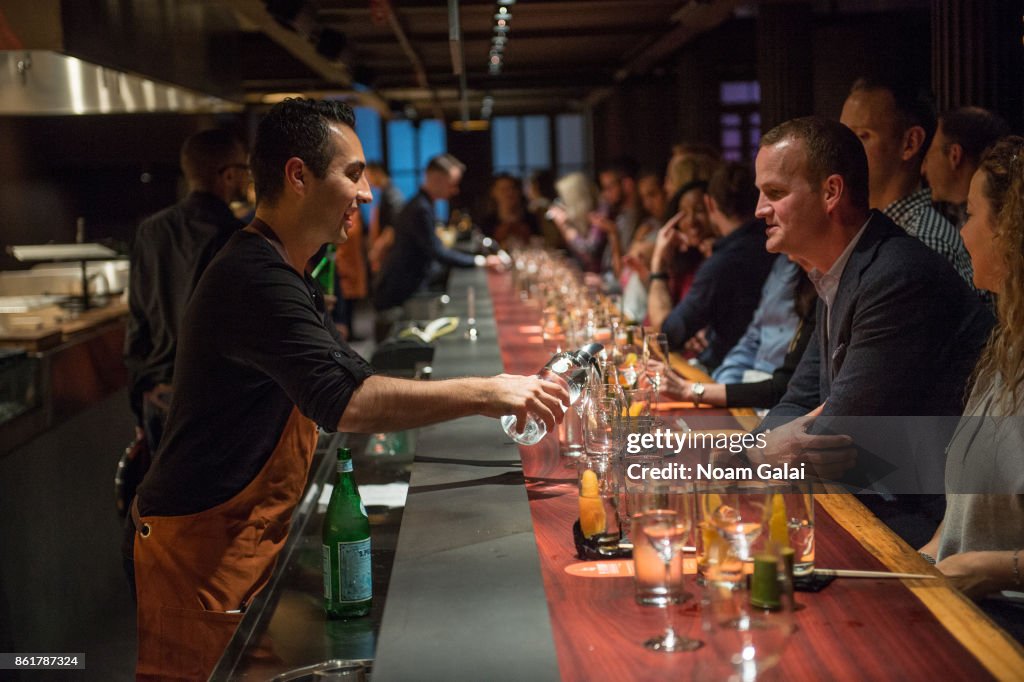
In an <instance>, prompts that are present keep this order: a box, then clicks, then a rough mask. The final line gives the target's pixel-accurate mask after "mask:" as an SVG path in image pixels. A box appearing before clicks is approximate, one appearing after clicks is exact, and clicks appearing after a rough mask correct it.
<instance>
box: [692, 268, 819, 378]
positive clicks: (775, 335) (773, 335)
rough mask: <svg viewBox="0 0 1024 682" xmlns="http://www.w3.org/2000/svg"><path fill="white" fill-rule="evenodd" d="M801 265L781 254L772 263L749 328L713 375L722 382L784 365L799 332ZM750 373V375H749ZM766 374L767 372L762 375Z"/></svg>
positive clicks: (768, 371)
mask: <svg viewBox="0 0 1024 682" xmlns="http://www.w3.org/2000/svg"><path fill="white" fill-rule="evenodd" d="M799 269H800V268H799V266H798V265H797V264H796V263H793V262H792V261H790V260H789V259H788V258H786V256H785V255H783V254H780V255H779V256H778V257H777V258H776V259H775V262H774V263H773V264H772V269H771V272H769V273H768V279H766V280H765V281H764V286H763V287H762V288H761V302H760V303H759V304H758V306H757V310H756V311H755V312H754V318H753V319H752V320H751V321H750V325H749V326H748V327H747V331H746V332H745V333H744V334H743V336H742V337H741V338H740V340H739V342H737V344H736V345H735V346H733V347H732V350H730V351H729V353H728V354H727V355H726V356H725V359H724V360H723V361H722V364H721V365H720V366H719V367H718V369H717V370H715V372H714V374H713V375H712V378H713V379H714V380H715V381H717V382H718V383H722V384H738V383H743V382H744V381H745V380H746V379H745V375H746V374H747V372H748V371H750V370H754V371H755V372H761V373H764V374H766V375H771V373H772V372H774V371H775V370H776V368H778V367H779V366H781V365H782V362H783V360H784V359H785V357H786V352H787V351H788V349H789V343H790V341H792V340H793V335H794V334H795V333H796V325H797V315H796V311H795V310H794V309H793V297H794V293H795V287H796V275H797V272H798V271H799ZM748 376H749V375H748ZM762 376H763V375H762Z"/></svg>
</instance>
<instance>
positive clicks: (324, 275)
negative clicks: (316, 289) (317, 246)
mask: <svg viewBox="0 0 1024 682" xmlns="http://www.w3.org/2000/svg"><path fill="white" fill-rule="evenodd" d="M334 251H335V247H334V244H328V245H327V248H326V249H325V250H324V257H323V258H321V259H320V262H319V263H317V264H316V267H315V268H313V271H312V272H311V273H310V275H311V276H312V277H313V279H315V280H316V281H317V283H318V284H319V285H320V288H321V289H323V292H324V294H325V295H326V296H334V271H335V266H334Z"/></svg>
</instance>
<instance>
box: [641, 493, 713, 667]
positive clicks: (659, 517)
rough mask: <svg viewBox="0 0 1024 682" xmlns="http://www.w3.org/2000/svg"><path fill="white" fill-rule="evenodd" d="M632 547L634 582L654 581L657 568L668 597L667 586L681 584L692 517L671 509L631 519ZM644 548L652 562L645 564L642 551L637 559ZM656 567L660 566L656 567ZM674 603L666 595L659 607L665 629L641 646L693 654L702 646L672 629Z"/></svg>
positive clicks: (647, 513)
mask: <svg viewBox="0 0 1024 682" xmlns="http://www.w3.org/2000/svg"><path fill="white" fill-rule="evenodd" d="M635 519H636V525H635V529H636V531H637V532H636V544H635V546H634V548H633V553H634V561H635V562H636V569H637V570H636V579H637V581H641V580H652V579H656V576H657V568H660V569H661V578H662V581H663V584H664V591H665V593H666V595H668V593H669V590H670V589H671V587H670V586H678V588H677V589H678V590H679V591H682V585H683V547H684V546H685V545H686V541H687V539H688V538H689V536H690V530H691V528H692V524H693V517H692V516H690V515H688V514H686V513H685V512H684V513H680V512H678V511H676V510H673V509H654V510H651V511H647V512H644V513H642V514H639V515H637V516H636V517H635ZM641 546H644V547H645V548H649V549H651V550H652V551H653V552H654V557H653V558H654V561H648V560H647V558H646V557H648V556H649V554H647V553H646V552H645V553H643V554H641V556H640V557H637V555H636V553H637V550H638V549H639V548H640V547H641ZM659 564H660V566H659ZM674 605H675V601H674V600H673V599H671V598H670V597H668V596H666V598H665V599H664V604H663V606H662V608H664V609H665V630H664V632H663V633H662V634H661V635H659V636H656V637H651V638H650V639H648V640H647V641H645V642H644V647H645V648H647V649H650V650H652V651H660V652H663V653H679V652H684V651H694V650H696V649H699V648H700V647H701V646H703V642H701V641H700V640H696V639H689V638H687V637H682V636H680V635H679V633H677V632H676V630H675V625H674V622H673V618H672V611H673V606H674Z"/></svg>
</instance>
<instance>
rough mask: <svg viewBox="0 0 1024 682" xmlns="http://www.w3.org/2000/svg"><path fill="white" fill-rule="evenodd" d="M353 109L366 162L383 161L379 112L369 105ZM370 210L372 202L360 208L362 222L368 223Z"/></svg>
mask: <svg viewBox="0 0 1024 682" xmlns="http://www.w3.org/2000/svg"><path fill="white" fill-rule="evenodd" d="M354 111H355V115H356V135H358V136H359V141H360V142H362V143H363V154H364V155H365V156H366V160H367V162H371V161H375V162H377V163H382V162H383V161H384V137H383V135H382V133H381V124H380V123H381V121H380V114H379V113H378V112H377V110H376V109H371V108H370V107H354ZM376 199H377V197H376V196H374V201H376ZM372 210H373V205H372V204H370V205H366V206H362V207H361V208H360V212H361V214H362V217H363V224H365V225H369V224H370V215H371V212H372Z"/></svg>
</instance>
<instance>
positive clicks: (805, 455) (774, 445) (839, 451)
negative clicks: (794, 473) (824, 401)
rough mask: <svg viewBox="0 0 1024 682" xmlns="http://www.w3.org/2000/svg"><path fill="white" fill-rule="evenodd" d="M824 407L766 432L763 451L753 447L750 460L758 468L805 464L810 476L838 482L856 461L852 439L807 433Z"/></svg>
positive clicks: (749, 451)
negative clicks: (762, 466) (811, 474)
mask: <svg viewBox="0 0 1024 682" xmlns="http://www.w3.org/2000/svg"><path fill="white" fill-rule="evenodd" d="M823 408H824V405H819V406H818V407H817V408H815V409H814V410H812V411H811V412H809V413H808V414H806V415H804V416H803V417H797V418H796V419H794V420H793V421H791V422H789V423H787V424H783V425H782V426H780V427H778V428H775V429H771V430H769V431H767V432H765V441H766V445H765V447H764V448H750V449H749V450H747V457H748V459H749V460H750V462H751V463H752V464H754V465H755V466H756V465H758V464H770V465H772V466H781V465H782V464H789V465H791V466H793V465H800V464H806V465H807V469H808V470H809V472H808V473H813V474H814V476H815V477H816V478H818V479H820V480H838V479H840V478H842V476H843V474H844V473H845V472H846V471H847V470H848V469H850V468H852V467H853V466H854V465H855V464H856V461H857V449H856V448H855V447H854V445H853V439H852V438H850V437H849V436H846V435H817V434H812V433H809V432H808V430H809V429H810V428H811V425H812V424H813V423H814V420H815V419H816V418H817V417H818V416H819V415H820V414H821V411H822V409H823Z"/></svg>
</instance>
